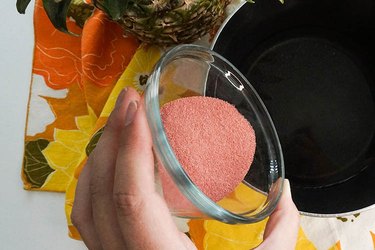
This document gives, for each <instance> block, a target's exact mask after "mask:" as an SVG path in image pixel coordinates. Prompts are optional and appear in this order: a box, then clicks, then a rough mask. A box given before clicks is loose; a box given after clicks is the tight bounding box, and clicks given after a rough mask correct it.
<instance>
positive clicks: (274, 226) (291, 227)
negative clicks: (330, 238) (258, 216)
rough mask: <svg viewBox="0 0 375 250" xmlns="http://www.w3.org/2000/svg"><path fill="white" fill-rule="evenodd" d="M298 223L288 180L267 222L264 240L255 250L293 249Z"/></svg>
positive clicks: (298, 217) (298, 218)
mask: <svg viewBox="0 0 375 250" xmlns="http://www.w3.org/2000/svg"><path fill="white" fill-rule="evenodd" d="M299 221H300V216H299V212H298V210H297V208H296V206H295V205H294V203H293V200H292V195H291V192H290V184H289V180H285V181H284V190H283V193H282V195H281V198H280V201H279V203H278V204H277V207H276V209H275V211H274V212H273V213H272V214H271V216H270V218H269V220H268V222H267V225H266V229H265V231H264V236H263V239H264V240H263V242H262V244H261V245H260V246H258V247H257V248H256V250H274V249H277V250H293V249H295V246H296V242H297V236H298V230H299Z"/></svg>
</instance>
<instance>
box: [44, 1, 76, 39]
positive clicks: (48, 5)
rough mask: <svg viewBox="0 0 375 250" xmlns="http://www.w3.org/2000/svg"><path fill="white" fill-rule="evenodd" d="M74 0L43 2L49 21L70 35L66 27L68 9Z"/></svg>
mask: <svg viewBox="0 0 375 250" xmlns="http://www.w3.org/2000/svg"><path fill="white" fill-rule="evenodd" d="M71 1H72V0H58V1H56V0H43V6H44V9H45V11H46V13H47V16H48V18H49V20H51V23H52V24H53V26H55V28H56V29H58V30H60V31H62V32H65V33H70V34H72V35H75V34H73V33H71V32H69V30H68V28H67V26H66V17H67V15H68V8H69V5H70V2H71Z"/></svg>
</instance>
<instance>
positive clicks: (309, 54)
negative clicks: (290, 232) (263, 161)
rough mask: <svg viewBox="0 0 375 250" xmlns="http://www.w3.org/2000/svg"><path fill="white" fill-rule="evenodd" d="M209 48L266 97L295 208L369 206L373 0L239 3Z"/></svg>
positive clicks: (374, 199) (374, 190)
mask: <svg viewBox="0 0 375 250" xmlns="http://www.w3.org/2000/svg"><path fill="white" fill-rule="evenodd" d="M213 50H215V51H216V52H218V53H220V54H221V55H223V56H224V57H226V58H227V59H228V60H229V61H230V62H232V63H233V64H234V65H235V66H236V67H237V68H238V69H239V70H240V71H241V72H242V73H243V74H244V75H245V76H246V77H247V78H248V80H249V81H250V83H251V84H252V85H253V86H254V88H255V89H256V90H257V92H258V93H259V95H260V97H261V98H262V99H263V101H264V103H265V105H266V107H267V109H268V111H269V113H270V115H271V117H272V119H273V121H274V123H275V127H276V130H277V132H278V134H279V137H280V141H281V145H282V148H283V153H284V159H285V168H286V178H288V179H289V180H290V182H291V187H292V194H293V198H294V200H295V203H296V205H297V207H298V209H299V210H300V211H302V212H305V213H309V214H318V215H320V216H321V215H333V214H334V215H337V214H345V213H349V212H351V213H353V212H358V211H359V210H362V209H364V208H369V207H370V206H372V205H373V204H375V136H374V134H375V84H374V80H375V1H372V0H356V1H349V0H285V4H284V5H282V4H280V3H279V2H278V1H277V0H258V1H256V3H254V4H250V3H246V4H244V5H243V6H242V7H241V8H240V9H239V10H238V11H237V12H236V13H235V14H234V15H233V16H232V17H231V18H230V19H229V20H228V21H227V22H226V23H225V25H224V26H223V29H222V30H220V31H219V33H218V35H217V37H216V39H215V42H214V45H213Z"/></svg>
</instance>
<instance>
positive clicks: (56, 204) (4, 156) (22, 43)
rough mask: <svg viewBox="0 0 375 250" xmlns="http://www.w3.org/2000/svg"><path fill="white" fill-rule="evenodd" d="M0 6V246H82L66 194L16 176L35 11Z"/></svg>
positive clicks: (9, 0)
mask: <svg viewBox="0 0 375 250" xmlns="http://www.w3.org/2000/svg"><path fill="white" fill-rule="evenodd" d="M33 6H34V1H31V3H30V6H29V8H28V9H27V13H26V15H20V14H18V12H17V10H16V0H1V1H0V9H1V10H2V13H1V16H2V17H1V22H0V58H1V60H0V249H12V250H13V249H53V250H55V249H56V250H58V249H64V250H66V249H69V250H70V249H72V250H74V249H85V246H84V245H83V243H82V242H80V241H76V240H72V239H70V238H69V237H68V231H67V226H66V221H65V214H64V194H58V193H49V192H30V191H25V190H23V186H22V181H21V177H20V173H21V165H22V157H23V139H24V128H25V120H26V107H27V101H28V95H29V86H30V77H31V64H32V54H33V42H34V37H33V21H32V12H33Z"/></svg>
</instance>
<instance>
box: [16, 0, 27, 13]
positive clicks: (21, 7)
mask: <svg viewBox="0 0 375 250" xmlns="http://www.w3.org/2000/svg"><path fill="white" fill-rule="evenodd" d="M30 1H31V0H17V3H16V7H17V11H18V13H20V14H25V11H26V8H27V6H28V5H29V3H30Z"/></svg>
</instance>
